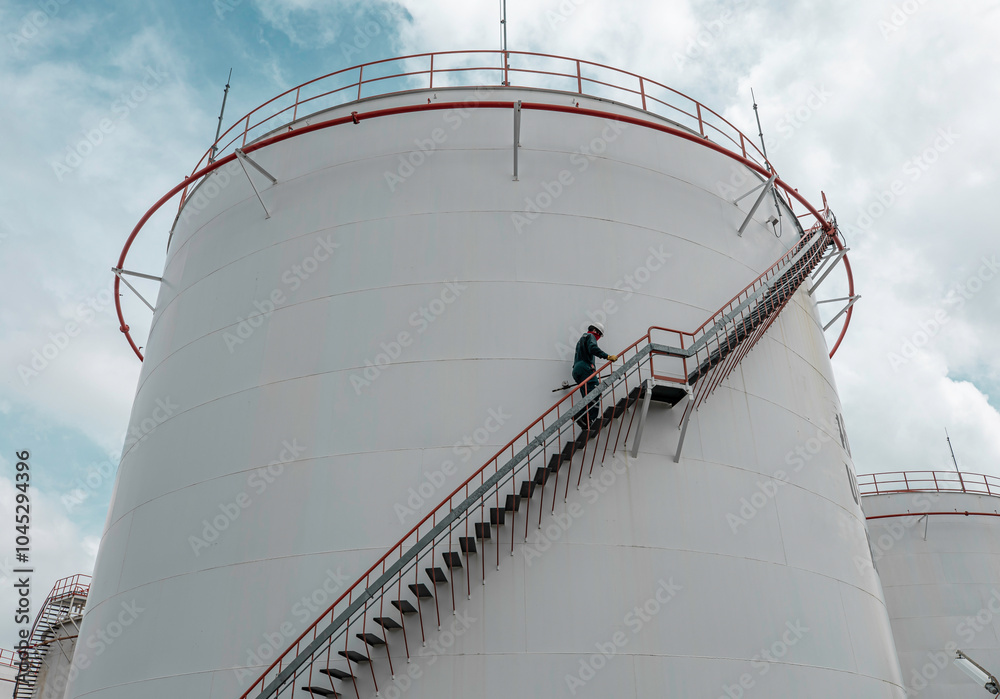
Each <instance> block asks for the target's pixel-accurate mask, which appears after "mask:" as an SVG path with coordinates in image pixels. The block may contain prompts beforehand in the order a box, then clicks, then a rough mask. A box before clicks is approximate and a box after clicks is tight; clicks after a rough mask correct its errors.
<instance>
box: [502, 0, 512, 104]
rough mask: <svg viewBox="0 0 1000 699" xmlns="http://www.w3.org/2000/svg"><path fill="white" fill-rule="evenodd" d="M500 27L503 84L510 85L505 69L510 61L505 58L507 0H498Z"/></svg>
mask: <svg viewBox="0 0 1000 699" xmlns="http://www.w3.org/2000/svg"><path fill="white" fill-rule="evenodd" d="M500 27H501V29H503V37H502V40H501V43H502V44H503V46H502V48H503V84H504V86H505V87H510V81H509V80H508V79H507V69H508V68H510V61H508V60H507V0H500Z"/></svg>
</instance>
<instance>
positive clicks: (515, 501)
mask: <svg viewBox="0 0 1000 699" xmlns="http://www.w3.org/2000/svg"><path fill="white" fill-rule="evenodd" d="M520 507H521V496H520V495H514V493H508V494H507V501H506V502H505V503H504V506H503V508H504V509H505V510H507V511H508V512H517V510H518V509H519V508H520Z"/></svg>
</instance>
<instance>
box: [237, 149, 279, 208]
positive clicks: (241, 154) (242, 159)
mask: <svg viewBox="0 0 1000 699" xmlns="http://www.w3.org/2000/svg"><path fill="white" fill-rule="evenodd" d="M236 157H237V158H238V159H239V161H240V167H242V168H243V174H244V175H246V176H247V180H249V181H250V186H251V187H253V193H254V194H256V195H257V201H259V202H260V205H261V206H262V207H263V208H264V218H271V212H270V211H268V210H267V206H265V205H264V200H263V199H261V198H260V192H259V191H258V190H257V185H255V184H254V183H253V178H252V177H250V173H249V172H248V171H247V165H246V164H247V163H250V165H251V166H252V167H253V168H254V169H255V170H257V172H259V173H260V174H262V175H264V177H266V178H267V179H269V180H270V181H271V184H272V185H274V184H277V183H278V180H276V179H275V178H274V176H273V175H271V173H270V172H268V171H267V170H265V169H264V168H262V167H261V166H260V165H259V164H258V163H257V162H256V161H255V160H253V159H252V158H251V157H250V156H249V155H247V154H246V153H244V152H243V149H242V148H237V149H236Z"/></svg>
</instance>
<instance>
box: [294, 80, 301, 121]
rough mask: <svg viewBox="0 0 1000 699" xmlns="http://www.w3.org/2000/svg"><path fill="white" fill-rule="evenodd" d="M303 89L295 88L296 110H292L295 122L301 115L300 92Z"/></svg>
mask: <svg viewBox="0 0 1000 699" xmlns="http://www.w3.org/2000/svg"><path fill="white" fill-rule="evenodd" d="M301 89H302V86H301V85H299V86H298V87H297V88H295V109H293V110H292V121H295V118H296V117H297V116H298V115H299V90H301Z"/></svg>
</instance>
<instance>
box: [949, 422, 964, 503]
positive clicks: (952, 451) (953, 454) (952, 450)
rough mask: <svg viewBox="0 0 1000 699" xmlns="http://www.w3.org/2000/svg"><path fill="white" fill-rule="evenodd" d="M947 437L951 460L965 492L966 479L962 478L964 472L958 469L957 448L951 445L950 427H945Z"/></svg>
mask: <svg viewBox="0 0 1000 699" xmlns="http://www.w3.org/2000/svg"><path fill="white" fill-rule="evenodd" d="M944 436H945V439H947V440H948V451H950V452H951V462H952V463H953V464H955V473H957V474H958V482H959V484H960V485H961V486H962V492H963V493H964V492H965V479H964V478H962V472H961V471H959V470H958V459H956V458H955V450H954V449H952V447H951V437H950V436H949V435H948V428H947V427H945V428H944Z"/></svg>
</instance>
